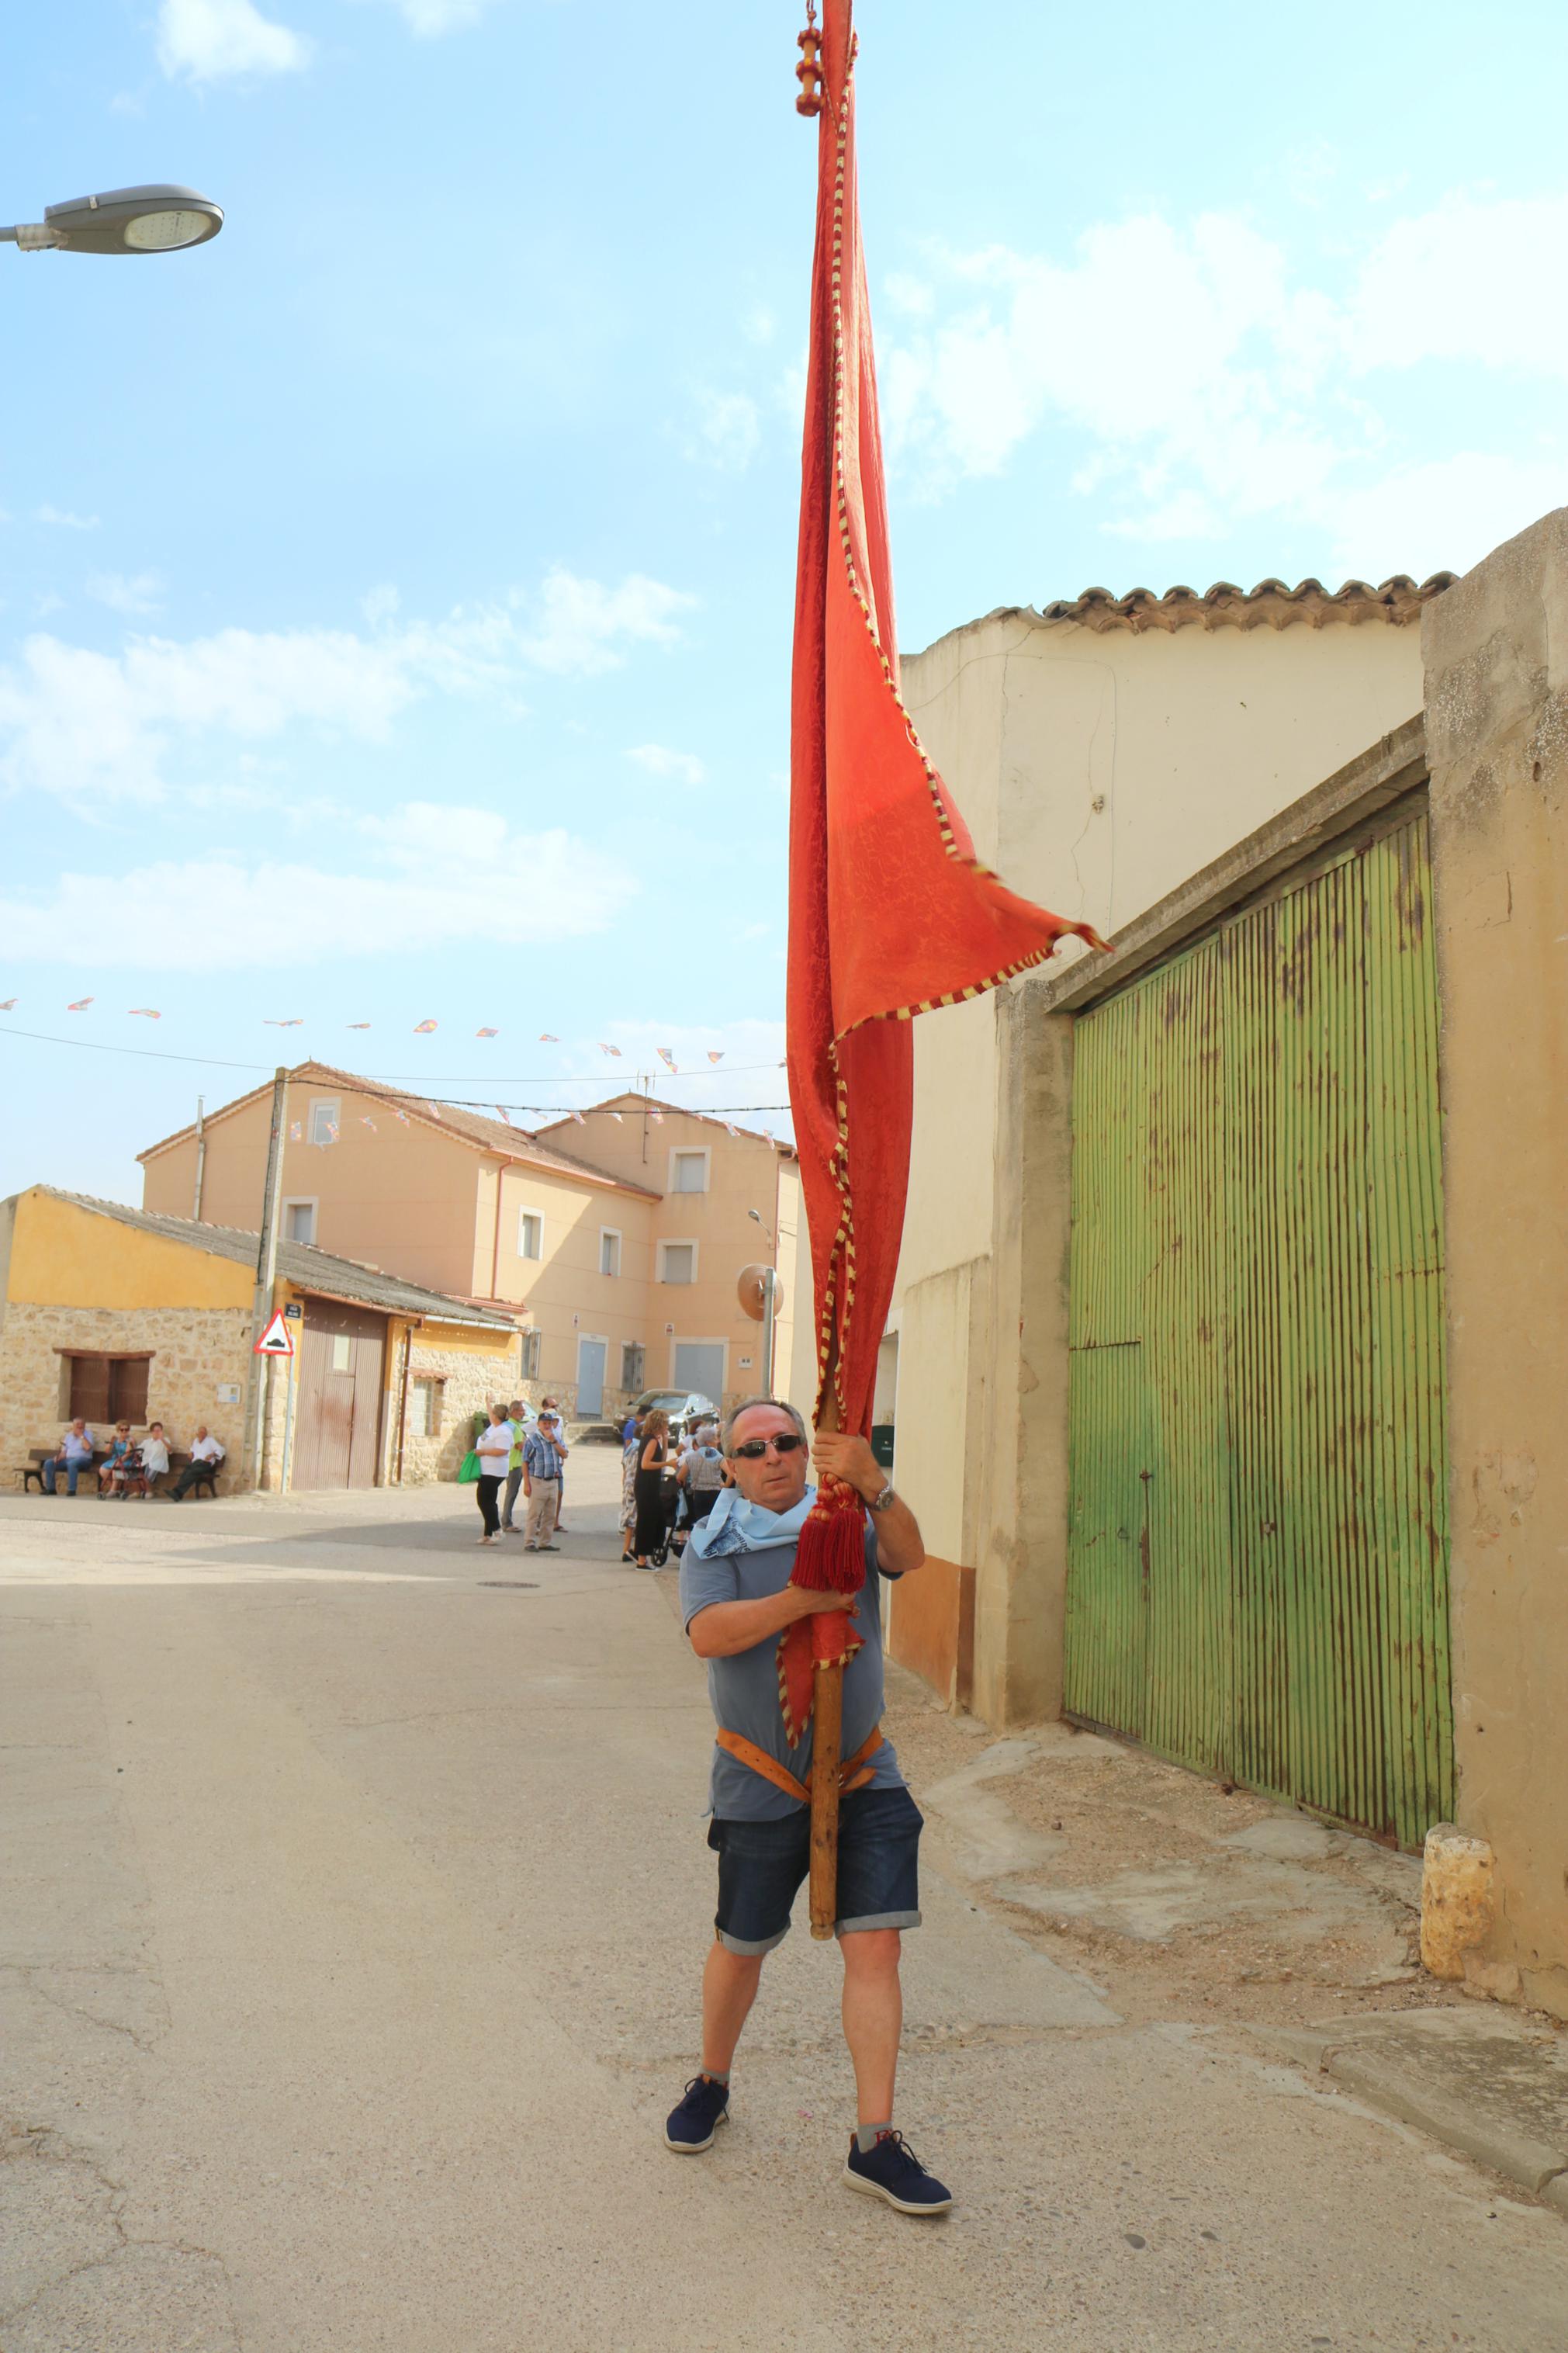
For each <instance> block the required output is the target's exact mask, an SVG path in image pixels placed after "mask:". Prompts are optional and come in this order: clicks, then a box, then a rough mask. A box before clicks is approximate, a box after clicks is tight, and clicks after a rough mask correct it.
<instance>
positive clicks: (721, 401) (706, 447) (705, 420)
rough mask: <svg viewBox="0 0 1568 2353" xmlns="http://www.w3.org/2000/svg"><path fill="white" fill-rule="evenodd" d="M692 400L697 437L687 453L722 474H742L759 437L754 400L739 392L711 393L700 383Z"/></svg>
mask: <svg viewBox="0 0 1568 2353" xmlns="http://www.w3.org/2000/svg"><path fill="white" fill-rule="evenodd" d="M696 399H697V412H698V424H697V431H698V437H699V438H698V440H697V442H696V444H695V445H694V446H693V447H692V448H691V450H690V452H689V454H690V455H691V456H692V457H695V458H700V459H704V460H705V461H706V462H707V463H708V464H709V465H710V466H717V467H718V468H719V469H720V470H721V472H722V473H726V474H739V473H743V472H744V470H745V469H746V468H747V467H748V466H749V465H750V464H751V462H752V459H753V458H754V457H755V456H756V453H757V450H758V448H759V447H760V445H761V442H762V438H763V427H762V419H761V417H759V415H758V413H757V404H756V402H755V401H754V400H752V399H751V398H749V397H748V396H747V395H746V394H745V393H743V392H712V391H710V390H708V389H707V388H706V387H702V386H700V387H699V388H698V392H697V395H696Z"/></svg>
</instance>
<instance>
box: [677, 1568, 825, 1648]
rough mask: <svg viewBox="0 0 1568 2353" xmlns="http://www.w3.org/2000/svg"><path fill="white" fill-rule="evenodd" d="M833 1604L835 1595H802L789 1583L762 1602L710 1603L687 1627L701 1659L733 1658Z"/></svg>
mask: <svg viewBox="0 0 1568 2353" xmlns="http://www.w3.org/2000/svg"><path fill="white" fill-rule="evenodd" d="M834 1606H835V1598H834V1596H833V1595H832V1594H827V1593H825V1594H821V1595H818V1594H805V1595H804V1596H803V1594H802V1590H801V1588H800V1587H799V1586H798V1585H786V1586H785V1587H784V1591H783V1592H782V1593H769V1594H765V1595H764V1596H763V1599H762V1600H760V1601H713V1602H710V1604H709V1606H708V1608H707V1609H700V1610H699V1611H698V1613H697V1615H696V1617H695V1618H694V1619H693V1620H692V1621H691V1624H690V1626H689V1629H688V1634H689V1640H690V1643H691V1647H692V1649H693V1650H694V1651H696V1653H697V1655H698V1657H699V1658H700V1659H732V1658H734V1657H736V1656H737V1655H738V1653H739V1652H741V1651H754V1650H755V1649H756V1647H757V1644H758V1643H759V1642H765V1641H767V1640H768V1638H769V1636H770V1635H772V1634H782V1633H783V1632H784V1628H785V1627H786V1626H793V1625H794V1624H795V1620H796V1619H797V1618H808V1617H810V1616H811V1615H812V1614H813V1612H814V1610H815V1609H817V1608H827V1609H831V1608H833V1607H834Z"/></svg>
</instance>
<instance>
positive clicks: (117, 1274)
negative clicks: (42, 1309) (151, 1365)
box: [6, 1187, 256, 1311]
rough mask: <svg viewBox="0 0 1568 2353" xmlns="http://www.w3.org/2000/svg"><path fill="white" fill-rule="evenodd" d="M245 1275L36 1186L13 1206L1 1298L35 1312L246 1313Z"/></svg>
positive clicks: (249, 1282) (252, 1281) (248, 1276)
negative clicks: (227, 1310)
mask: <svg viewBox="0 0 1568 2353" xmlns="http://www.w3.org/2000/svg"><path fill="white" fill-rule="evenodd" d="M255 1288H256V1278H255V1275H254V1274H253V1272H252V1271H251V1270H250V1269H249V1268H248V1267H247V1266H242V1265H240V1264H238V1263H237V1262H236V1261H234V1260H231V1259H222V1258H213V1257H210V1256H209V1255H208V1254H207V1252H206V1251H205V1250H194V1249H192V1248H191V1247H190V1246H189V1245H188V1244H186V1243H184V1242H177V1241H173V1240H169V1239H168V1238H167V1237H165V1236H164V1235H162V1234H149V1233H143V1232H142V1231H140V1230H139V1229H137V1228H136V1227H134V1226H122V1225H121V1224H120V1223H119V1221H118V1219H113V1218H106V1217H101V1216H100V1215H99V1214H98V1213H97V1212H96V1211H94V1210H91V1209H83V1208H78V1207H77V1205H76V1204H75V1203H74V1202H71V1201H62V1200H58V1199H56V1198H53V1197H52V1196H51V1195H49V1194H47V1193H45V1192H43V1191H42V1190H40V1189H39V1188H37V1187H35V1188H34V1189H33V1190H31V1191H30V1192H26V1193H23V1194H21V1195H20V1196H19V1197H18V1198H17V1202H16V1224H15V1228H14V1231H13V1234H12V1241H11V1251H10V1266H9V1270H8V1280H7V1284H6V1295H7V1298H8V1299H10V1300H14V1301H16V1302H18V1303H20V1302H26V1303H29V1304H33V1305H39V1306H58V1307H101V1308H106V1309H112V1310H117V1311H123V1310H126V1309H132V1308H138V1307H248V1306H249V1305H250V1303H251V1299H252V1296H253V1294H254V1292H255Z"/></svg>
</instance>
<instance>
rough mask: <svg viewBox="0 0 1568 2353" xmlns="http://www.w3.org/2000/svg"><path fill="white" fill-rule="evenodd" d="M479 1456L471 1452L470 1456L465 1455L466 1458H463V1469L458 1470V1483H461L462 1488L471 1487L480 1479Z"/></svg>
mask: <svg viewBox="0 0 1568 2353" xmlns="http://www.w3.org/2000/svg"><path fill="white" fill-rule="evenodd" d="M478 1477H479V1456H478V1455H477V1454H475V1453H472V1452H469V1453H468V1454H465V1455H464V1457H463V1461H462V1465H461V1468H460V1469H459V1470H458V1483H459V1484H460V1485H462V1486H466V1487H471V1486H472V1485H473V1482H474V1481H475V1480H476V1479H477V1478H478Z"/></svg>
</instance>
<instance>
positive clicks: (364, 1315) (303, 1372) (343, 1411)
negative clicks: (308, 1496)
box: [289, 1299, 386, 1488]
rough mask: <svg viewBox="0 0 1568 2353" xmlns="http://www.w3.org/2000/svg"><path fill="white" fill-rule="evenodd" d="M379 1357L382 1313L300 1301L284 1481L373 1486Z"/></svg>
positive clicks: (382, 1353)
mask: <svg viewBox="0 0 1568 2353" xmlns="http://www.w3.org/2000/svg"><path fill="white" fill-rule="evenodd" d="M385 1364H386V1318H385V1316H384V1315H374V1314H371V1313H370V1311H369V1310H368V1309H367V1308H363V1307H344V1306H341V1305H340V1304H339V1303H337V1301H335V1300H331V1299H312V1300H310V1301H309V1302H308V1303H307V1305H306V1308H305V1328H304V1330H303V1332H302V1333H301V1335H300V1394H299V1399H298V1420H297V1422H296V1426H295V1430H294V1461H293V1475H292V1477H291V1478H290V1481H289V1485H290V1486H291V1487H294V1488H311V1487H374V1484H375V1474H376V1467H377V1464H378V1462H379V1461H380V1457H381V1413H382V1393H383V1388H384V1368H385Z"/></svg>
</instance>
